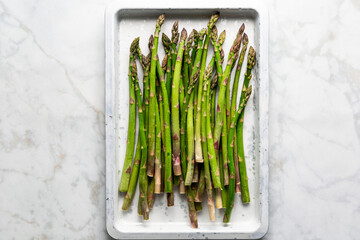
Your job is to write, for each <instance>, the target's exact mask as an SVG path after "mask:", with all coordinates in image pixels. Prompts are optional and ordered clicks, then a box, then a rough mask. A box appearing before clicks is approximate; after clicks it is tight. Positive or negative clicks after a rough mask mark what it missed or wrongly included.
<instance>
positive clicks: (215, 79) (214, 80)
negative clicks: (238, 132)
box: [210, 74, 218, 132]
mask: <svg viewBox="0 0 360 240" xmlns="http://www.w3.org/2000/svg"><path fill="white" fill-rule="evenodd" d="M217 85H218V75H217V74H215V75H214V77H213V78H212V80H211V114H210V116H211V131H212V132H214V126H215V104H216V88H217Z"/></svg>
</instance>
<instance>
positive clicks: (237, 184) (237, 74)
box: [230, 33, 249, 193]
mask: <svg viewBox="0 0 360 240" xmlns="http://www.w3.org/2000/svg"><path fill="white" fill-rule="evenodd" d="M242 40H243V47H242V49H241V53H240V57H239V61H238V64H237V67H236V72H235V78H234V84H233V92H232V96H231V108H230V117H231V118H233V117H234V115H235V112H236V100H237V93H238V85H239V79H240V73H241V67H242V64H243V62H244V58H245V52H246V49H247V44H248V41H249V40H248V36H247V35H246V33H244V36H243V39H242ZM246 87H247V86H246ZM234 145H235V146H237V139H236V135H234ZM234 159H236V161H234V163H235V180H236V181H235V192H237V193H240V192H241V186H240V170H239V162H238V161H237V159H238V152H237V147H235V148H234Z"/></svg>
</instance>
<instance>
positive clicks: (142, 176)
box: [131, 61, 149, 220]
mask: <svg viewBox="0 0 360 240" xmlns="http://www.w3.org/2000/svg"><path fill="white" fill-rule="evenodd" d="M131 64H132V79H133V81H134V86H135V87H134V88H135V92H136V95H137V96H136V99H137V107H138V114H139V134H140V139H141V145H142V150H143V152H142V154H141V163H140V173H139V185H140V199H141V200H140V201H141V211H142V215H143V217H144V219H145V220H147V219H149V207H148V203H147V191H148V189H147V187H148V179H147V176H146V161H147V159H146V153H147V145H146V136H145V132H144V125H145V124H144V116H143V110H142V103H141V91H140V86H139V79H138V76H137V67H136V62H135V61H132V63H131Z"/></svg>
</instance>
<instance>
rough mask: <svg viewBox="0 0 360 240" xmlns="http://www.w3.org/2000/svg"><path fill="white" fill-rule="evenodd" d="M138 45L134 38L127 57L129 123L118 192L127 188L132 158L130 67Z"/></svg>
mask: <svg viewBox="0 0 360 240" xmlns="http://www.w3.org/2000/svg"><path fill="white" fill-rule="evenodd" d="M138 45H139V38H135V39H134V41H133V42H132V43H131V46H130V57H129V123H128V136H127V140H126V154H125V160H124V165H123V170H122V172H121V180H120V185H119V191H120V192H126V191H128V188H129V181H130V172H131V163H132V160H133V156H134V147H135V123H136V122H135V118H136V105H135V87H134V82H133V79H132V67H133V64H132V63H133V62H134V61H135V54H136V50H137V48H138Z"/></svg>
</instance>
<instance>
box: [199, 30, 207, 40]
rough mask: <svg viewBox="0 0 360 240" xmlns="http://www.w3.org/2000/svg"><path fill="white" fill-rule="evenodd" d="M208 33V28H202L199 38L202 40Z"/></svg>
mask: <svg viewBox="0 0 360 240" xmlns="http://www.w3.org/2000/svg"><path fill="white" fill-rule="evenodd" d="M205 33H206V28H203V29H201V31H200V33H199V40H200V41H202V40H203V39H204V36H205Z"/></svg>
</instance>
